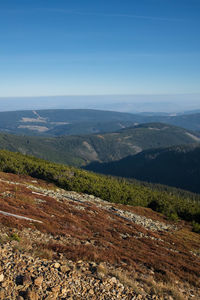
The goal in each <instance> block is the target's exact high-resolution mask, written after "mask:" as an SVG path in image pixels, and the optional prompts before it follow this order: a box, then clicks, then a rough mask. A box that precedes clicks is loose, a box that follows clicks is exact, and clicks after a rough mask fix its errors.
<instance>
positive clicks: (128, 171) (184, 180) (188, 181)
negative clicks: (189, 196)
mask: <svg viewBox="0 0 200 300" xmlns="http://www.w3.org/2000/svg"><path fill="white" fill-rule="evenodd" d="M86 169H88V170H92V171H95V172H99V173H103V174H110V175H115V176H122V177H129V178H137V179H139V180H144V181H148V182H154V183H155V182H156V183H161V184H166V185H170V186H175V187H178V188H182V189H186V190H190V191H192V192H196V193H200V144H195V145H188V146H174V147H170V148H163V149H153V150H147V151H143V152H141V153H139V154H137V155H135V156H128V157H126V158H124V159H121V160H119V161H115V162H110V163H102V164H101V163H91V164H90V165H89V166H87V167H86Z"/></svg>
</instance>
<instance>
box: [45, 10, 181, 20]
mask: <svg viewBox="0 0 200 300" xmlns="http://www.w3.org/2000/svg"><path fill="white" fill-rule="evenodd" d="M46 10H48V11H49V12H55V13H63V14H68V15H79V16H96V17H110V18H132V19H145V20H155V21H182V19H175V18H166V17H154V16H143V15H134V14H121V13H96V12H81V11H76V10H65V9H59V8H55V9H46Z"/></svg>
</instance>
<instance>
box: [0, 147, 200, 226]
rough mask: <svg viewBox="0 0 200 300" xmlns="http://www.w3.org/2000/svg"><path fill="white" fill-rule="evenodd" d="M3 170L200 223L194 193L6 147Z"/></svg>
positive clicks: (0, 166)
mask: <svg viewBox="0 0 200 300" xmlns="http://www.w3.org/2000/svg"><path fill="white" fill-rule="evenodd" d="M0 170H1V171H3V172H10V173H15V174H25V175H30V176H32V177H35V178H39V179H44V180H47V181H49V182H53V183H55V184H56V185H57V186H59V187H62V188H64V189H66V190H73V191H77V192H83V193H88V194H92V195H94V196H97V197H100V198H102V199H104V200H106V201H110V202H115V203H122V204H128V205H133V206H144V207H150V208H152V209H153V210H155V211H158V212H161V213H163V214H165V215H166V216H167V217H169V219H173V220H177V219H178V218H181V219H183V220H187V221H194V222H195V223H197V224H198V225H199V224H200V202H199V201H198V199H199V197H198V196H197V197H192V196H191V197H190V193H184V192H182V193H178V192H176V191H175V190H173V189H172V190H170V189H169V190H164V189H163V190H162V189H161V188H159V189H157V188H152V186H151V185H149V186H148V184H142V183H139V182H137V181H127V180H125V179H123V178H114V177H111V176H105V175H98V174H95V173H92V172H88V171H85V170H81V169H77V168H74V167H69V166H65V165H61V164H56V163H51V162H48V161H45V160H42V159H38V158H35V157H31V156H26V155H22V154H20V153H14V152H9V151H6V150H1V151H0ZM191 195H192V194H191ZM199 226H200V225H199Z"/></svg>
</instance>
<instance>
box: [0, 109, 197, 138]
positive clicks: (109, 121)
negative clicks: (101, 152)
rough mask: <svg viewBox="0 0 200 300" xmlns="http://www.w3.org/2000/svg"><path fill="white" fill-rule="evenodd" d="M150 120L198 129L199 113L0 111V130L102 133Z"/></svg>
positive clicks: (72, 133)
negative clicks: (172, 114)
mask: <svg viewBox="0 0 200 300" xmlns="http://www.w3.org/2000/svg"><path fill="white" fill-rule="evenodd" d="M154 122H161V123H166V124H171V125H176V126H180V127H183V128H186V129H189V130H194V131H199V130H200V113H193V114H183V115H175V116H170V115H167V114H166V115H164V114H161V115H159V114H131V113H120V112H113V111H101V110H91V109H49V110H37V111H35V110H33V111H32V110H27V111H11V112H0V131H4V132H7V133H11V134H25V135H41V136H60V135H75V134H78V135H80V134H92V133H105V132H112V131H116V130H119V129H121V128H125V127H130V126H133V125H137V124H142V123H154Z"/></svg>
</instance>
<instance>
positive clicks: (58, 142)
mask: <svg viewBox="0 0 200 300" xmlns="http://www.w3.org/2000/svg"><path fill="white" fill-rule="evenodd" d="M199 140H200V139H199V138H198V137H197V136H196V135H195V134H194V133H193V132H190V131H187V130H185V129H182V128H179V127H176V126H172V125H166V124H161V123H151V124H142V125H138V126H134V127H129V128H125V129H123V130H120V131H117V132H113V133H105V134H92V135H79V136H61V137H56V138H53V137H28V136H21V135H20V136H17V135H9V134H0V149H7V150H10V151H17V152H21V153H23V154H30V155H34V156H36V157H40V158H43V159H47V160H50V161H54V162H58V163H66V164H70V165H74V166H84V165H86V164H89V163H90V162H92V161H100V162H109V161H114V160H119V159H121V158H124V157H126V156H128V155H133V154H137V153H139V152H141V151H142V150H145V149H151V148H158V147H168V146H172V145H179V144H191V143H194V142H197V141H199Z"/></svg>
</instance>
